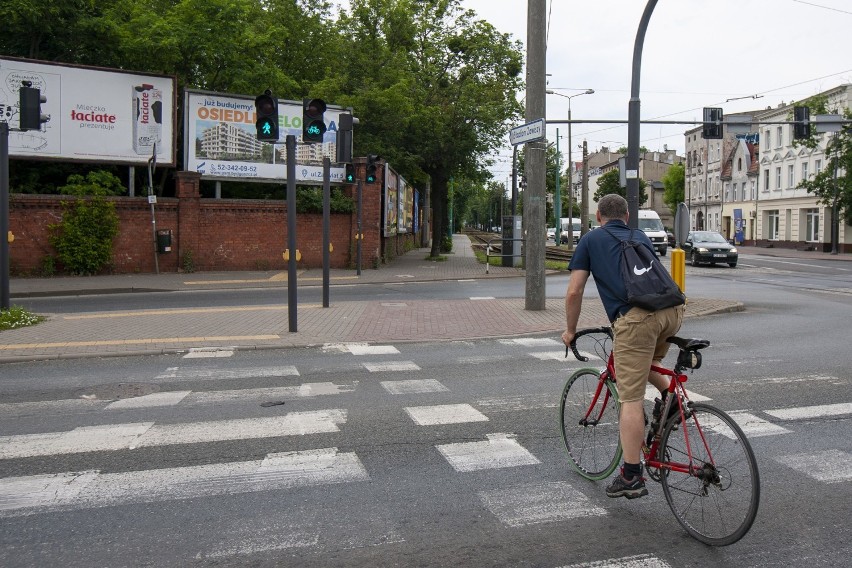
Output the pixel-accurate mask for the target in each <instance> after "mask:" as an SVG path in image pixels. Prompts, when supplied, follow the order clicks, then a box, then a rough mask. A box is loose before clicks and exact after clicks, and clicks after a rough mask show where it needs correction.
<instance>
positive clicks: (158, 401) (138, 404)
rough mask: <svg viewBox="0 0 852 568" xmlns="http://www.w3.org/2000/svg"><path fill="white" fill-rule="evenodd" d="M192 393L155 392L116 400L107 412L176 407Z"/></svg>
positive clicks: (108, 407)
mask: <svg viewBox="0 0 852 568" xmlns="http://www.w3.org/2000/svg"><path fill="white" fill-rule="evenodd" d="M191 392H192V391H169V392H155V393H152V394H146V395H142V396H134V397H132V398H123V399H121V400H116V401H115V402H112V403H110V404H108V405H107V406H106V410H127V409H130V408H150V407H154V406H175V405H176V404H179V403H180V402H181V401H182V400H183V399H185V398H186V397H187V395H189V393H191Z"/></svg>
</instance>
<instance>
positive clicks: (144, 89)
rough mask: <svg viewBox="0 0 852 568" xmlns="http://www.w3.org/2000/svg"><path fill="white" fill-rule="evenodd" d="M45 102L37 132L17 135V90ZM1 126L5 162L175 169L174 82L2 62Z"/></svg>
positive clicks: (86, 69) (26, 61) (96, 70)
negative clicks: (29, 90)
mask: <svg viewBox="0 0 852 568" xmlns="http://www.w3.org/2000/svg"><path fill="white" fill-rule="evenodd" d="M26 83H29V84H31V86H32V87H35V88H37V89H39V90H40V91H41V94H42V95H44V96H45V97H46V98H47V102H45V103H42V105H41V109H42V114H46V115H48V116H49V117H50V120H49V121H47V122H46V123H44V124H43V125H42V127H41V129H40V130H28V131H26V132H22V131H19V130H18V127H19V123H20V117H19V102H20V94H19V89H20V88H21V87H22V86H25V84H26ZM0 121H3V122H7V123H8V124H9V130H10V132H9V155H10V156H12V157H30V158H38V159H54V160H63V161H90V162H110V163H116V164H128V165H140V164H145V163H147V162H148V160H149V159H150V158H151V157H152V156H153V153H154V149H155V148H156V152H157V164H159V165H169V166H173V165H175V128H174V125H175V78H174V77H170V76H166V75H149V74H142V73H133V72H125V71H120V70H117V69H101V68H96V67H83V66H69V65H59V64H53V63H49V62H46V61H35V60H30V59H17V58H7V57H3V58H0Z"/></svg>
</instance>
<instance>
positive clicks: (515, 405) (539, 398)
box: [476, 393, 558, 412]
mask: <svg viewBox="0 0 852 568" xmlns="http://www.w3.org/2000/svg"><path fill="white" fill-rule="evenodd" d="M476 406H478V407H480V408H482V409H484V410H486V411H488V412H513V411H517V410H534V409H538V408H556V407H557V406H558V399H557V397H555V396H553V395H552V394H551V393H543V394H522V395H518V396H509V397H501V398H486V399H483V400H478V401H476Z"/></svg>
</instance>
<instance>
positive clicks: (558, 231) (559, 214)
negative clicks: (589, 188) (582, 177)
mask: <svg viewBox="0 0 852 568" xmlns="http://www.w3.org/2000/svg"><path fill="white" fill-rule="evenodd" d="M594 92H595V90H594V89H586V90H585V91H583V92H582V93H577V94H575V95H563V94H562V93H557V92H556V91H546V93H547V94H548V95H558V96H560V97H564V98H566V99H568V219H569V221H568V250H572V249H573V248H574V224H573V222H572V221H570V219H571V218H573V217H574V212H573V207H572V206H571V198H572V196H573V194H574V159H573V158H572V157H571V155H572V153H573V151H574V148H573V147H572V146H571V99H573V98H574V97H579V96H581V95H591V94H593V93H594ZM558 135H559V134H558V133H557V144H558ZM557 175H562V172H559V173H558V174H557ZM556 187H557V192H556V200H555V201H556V203H554V210H553V211H554V216H555V217H556V242H557V244H559V243H560V242H561V241H562V227H561V226H560V223H559V219H560V218H561V217H562V199H561V197H560V195H559V191H558V188H559V185H558V182H557V185H556Z"/></svg>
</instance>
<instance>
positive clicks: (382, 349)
mask: <svg viewBox="0 0 852 568" xmlns="http://www.w3.org/2000/svg"><path fill="white" fill-rule="evenodd" d="M346 349H347V350H348V351H349V352H350V353H352V354H353V355H398V354H399V349H397V348H396V347H394V346H393V345H369V344H367V343H347V344H346Z"/></svg>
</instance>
